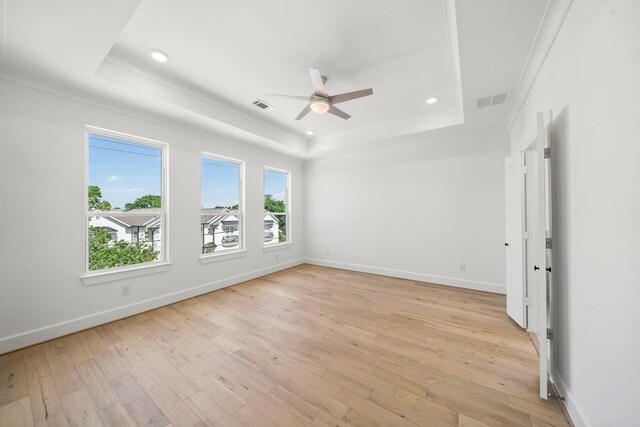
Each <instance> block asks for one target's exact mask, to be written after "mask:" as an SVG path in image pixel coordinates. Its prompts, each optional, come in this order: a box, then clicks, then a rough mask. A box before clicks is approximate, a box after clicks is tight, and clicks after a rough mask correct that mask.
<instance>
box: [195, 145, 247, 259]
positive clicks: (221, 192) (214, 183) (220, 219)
mask: <svg viewBox="0 0 640 427" xmlns="http://www.w3.org/2000/svg"><path fill="white" fill-rule="evenodd" d="M200 167H201V177H200V181H201V182H200V200H201V202H200V203H201V212H200V238H201V242H200V245H201V249H202V254H203V255H207V254H209V255H210V254H214V255H216V254H223V253H225V252H237V251H241V250H242V249H243V246H244V245H243V241H244V237H243V235H242V233H243V221H244V213H243V203H242V194H243V188H242V187H243V186H242V182H243V173H244V163H243V162H241V161H239V160H234V159H229V158H226V157H220V156H214V155H212V154H203V155H202V158H201V159H200Z"/></svg>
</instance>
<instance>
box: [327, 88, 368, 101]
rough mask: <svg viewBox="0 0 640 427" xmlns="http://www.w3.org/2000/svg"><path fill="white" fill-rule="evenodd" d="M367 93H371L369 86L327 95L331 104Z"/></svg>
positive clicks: (360, 96) (366, 94)
mask: <svg viewBox="0 0 640 427" xmlns="http://www.w3.org/2000/svg"><path fill="white" fill-rule="evenodd" d="M369 95H373V89H371V88H369V89H362V90H356V91H354V92H346V93H341V94H339V95H333V96H331V97H329V100H330V101H331V103H332V104H339V103H340V102H345V101H351V100H352V99H358V98H362V97H363V96H369Z"/></svg>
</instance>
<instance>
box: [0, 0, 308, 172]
mask: <svg viewBox="0 0 640 427" xmlns="http://www.w3.org/2000/svg"><path fill="white" fill-rule="evenodd" d="M0 1H1V0H0ZM0 81H6V82H9V83H12V84H16V85H19V86H23V87H26V88H29V89H32V90H36V91H39V92H43V93H47V94H49V95H53V96H57V97H60V98H64V99H67V100H70V101H73V102H78V103H82V104H85V105H89V106H92V107H96V108H101V109H104V110H106V111H111V112H113V113H117V114H121V115H124V116H127V117H131V118H134V119H137V120H143V121H146V122H149V123H153V124H156V125H160V126H165V127H167V128H171V129H175V130H178V131H181V132H185V133H187V134H191V135H194V136H198V137H201V138H204V139H208V140H210V141H213V142H215V143H217V144H224V145H229V146H233V147H242V148H244V149H246V150H249V151H253V152H257V153H261V154H264V155H269V156H273V157H276V158H280V159H283V160H286V161H291V160H295V161H301V160H304V159H305V158H307V156H308V155H307V152H306V151H301V150H296V149H293V148H289V147H285V146H281V145H280V144H275V143H274V144H270V145H265V144H258V143H256V142H255V141H250V140H246V139H243V138H235V137H230V136H229V135H225V134H222V133H218V132H216V130H215V129H209V128H205V127H203V126H202V125H198V126H193V124H192V123H189V122H187V121H185V120H184V119H183V118H178V117H174V116H172V115H171V114H169V113H167V114H160V113H157V112H154V111H151V110H149V109H148V108H145V107H143V106H138V105H131V104H129V103H128V102H127V101H126V100H124V101H123V100H117V99H115V100H114V99H110V98H108V97H105V96H103V95H102V94H100V93H97V92H96V91H92V90H90V89H86V88H79V87H72V86H71V85H68V84H64V83H56V82H52V81H49V80H44V79H42V78H39V77H36V76H33V75H29V74H25V73H24V72H21V71H18V70H14V69H9V68H3V67H0Z"/></svg>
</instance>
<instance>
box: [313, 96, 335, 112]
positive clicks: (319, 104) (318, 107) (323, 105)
mask: <svg viewBox="0 0 640 427" xmlns="http://www.w3.org/2000/svg"><path fill="white" fill-rule="evenodd" d="M309 107H310V108H311V111H313V112H314V113H316V114H324V113H326V112H327V111H329V107H331V104H329V101H327V100H326V99H323V98H316V99H314V100H312V101H311V103H310V104H309Z"/></svg>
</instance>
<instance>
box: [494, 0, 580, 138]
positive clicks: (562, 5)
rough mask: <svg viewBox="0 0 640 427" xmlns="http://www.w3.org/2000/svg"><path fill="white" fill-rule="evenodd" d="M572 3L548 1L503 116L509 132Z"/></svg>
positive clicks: (568, 0) (568, 1) (570, 1)
mask: <svg viewBox="0 0 640 427" xmlns="http://www.w3.org/2000/svg"><path fill="white" fill-rule="evenodd" d="M572 3H573V0H549V1H548V3H547V8H546V9H545V12H544V16H543V17H542V20H541V21H540V26H539V27H538V32H537V33H536V37H535V39H534V42H533V44H532V46H531V50H530V51H529V56H528V57H527V62H526V64H525V66H524V69H523V70H522V74H521V75H520V79H519V81H518V85H517V86H516V88H515V90H514V91H513V93H512V94H511V96H510V100H509V105H508V106H507V114H506V115H505V125H506V127H507V129H509V130H511V128H512V127H513V124H514V123H515V121H516V119H517V118H518V115H519V114H520V111H521V110H522V106H523V105H524V103H525V101H526V100H527V97H528V96H529V93H530V92H531V88H532V87H533V84H534V83H535V81H536V79H537V77H538V74H539V73H540V70H541V69H542V66H543V64H544V62H545V60H546V59H547V55H548V54H549V51H550V50H551V47H552V46H553V43H554V42H555V39H556V36H557V35H558V32H559V31H560V28H562V24H563V23H564V19H565V17H566V16H567V13H568V12H569V8H570V7H571V4H572Z"/></svg>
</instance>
